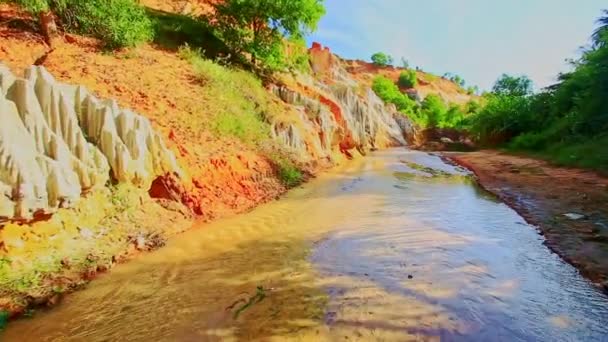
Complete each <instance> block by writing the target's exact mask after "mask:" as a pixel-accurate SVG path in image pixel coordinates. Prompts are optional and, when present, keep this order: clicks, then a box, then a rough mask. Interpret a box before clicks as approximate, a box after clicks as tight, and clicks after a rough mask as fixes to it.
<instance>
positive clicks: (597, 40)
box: [591, 10, 608, 46]
mask: <svg viewBox="0 0 608 342" xmlns="http://www.w3.org/2000/svg"><path fill="white" fill-rule="evenodd" d="M602 14H603V15H602V16H601V17H600V18H599V19H598V20H597V24H598V27H597V29H595V31H593V35H592V36H591V39H592V40H593V43H594V45H595V46H599V45H602V44H604V43H605V42H606V40H605V39H602V38H604V37H606V35H608V10H603V11H602Z"/></svg>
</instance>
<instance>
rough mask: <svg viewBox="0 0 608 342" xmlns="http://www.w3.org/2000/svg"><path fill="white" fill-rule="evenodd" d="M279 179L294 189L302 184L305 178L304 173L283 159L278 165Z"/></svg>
mask: <svg viewBox="0 0 608 342" xmlns="http://www.w3.org/2000/svg"><path fill="white" fill-rule="evenodd" d="M277 168H278V172H279V179H281V181H282V182H283V184H285V186H287V187H290V188H292V187H294V186H296V185H298V184H300V183H302V181H303V179H304V176H303V175H302V172H301V171H300V170H299V169H298V168H297V167H296V166H295V165H294V164H293V162H291V161H290V160H287V159H283V160H281V161H279V162H278V163H277Z"/></svg>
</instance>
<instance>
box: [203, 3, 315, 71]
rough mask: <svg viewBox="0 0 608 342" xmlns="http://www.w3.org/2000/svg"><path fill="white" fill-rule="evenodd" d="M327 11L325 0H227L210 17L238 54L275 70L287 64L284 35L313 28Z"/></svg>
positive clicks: (290, 36) (292, 36)
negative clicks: (324, 4)
mask: <svg viewBox="0 0 608 342" xmlns="http://www.w3.org/2000/svg"><path fill="white" fill-rule="evenodd" d="M324 13H325V8H324V6H323V0H226V1H223V2H220V3H219V4H218V5H216V11H215V13H214V14H213V18H209V21H210V22H212V23H215V24H214V25H215V29H216V32H217V34H218V36H219V37H220V38H221V39H222V40H223V41H224V43H225V44H226V45H227V46H228V47H229V48H230V49H231V50H232V51H233V53H234V54H235V55H237V56H248V57H249V59H250V61H251V63H252V65H253V66H254V67H261V68H263V69H269V70H270V71H275V70H279V69H283V68H285V67H287V65H286V57H285V54H286V53H285V45H284V42H283V39H285V38H287V39H291V40H298V39H301V38H302V37H304V36H305V35H306V34H308V33H310V32H312V31H314V30H315V29H316V27H317V23H318V21H319V19H321V17H322V16H323V14H324ZM259 62H261V65H258V63H259Z"/></svg>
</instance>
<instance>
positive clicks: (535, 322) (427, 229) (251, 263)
mask: <svg viewBox="0 0 608 342" xmlns="http://www.w3.org/2000/svg"><path fill="white" fill-rule="evenodd" d="M0 340H2V341H216V340H217V341H220V340H221V341H231V340H235V341H236V340H261V341H268V340H276V341H285V340H298V341H338V340H341V341H344V340H355V341H376V340H378V341H409V340H417V341H420V340H424V341H426V340H430V341H439V340H441V341H471V340H474V341H608V297H607V296H606V295H604V294H602V293H601V292H600V291H598V290H597V289H596V288H594V287H593V286H592V285H591V284H590V283H589V282H588V281H586V280H585V279H584V278H583V277H582V276H580V275H579V273H578V272H577V270H576V269H574V268H573V267H572V266H570V265H569V264H567V263H565V262H564V261H562V260H561V259H560V258H559V257H558V256H557V255H555V254H553V253H551V252H550V251H549V249H547V248H546V247H545V246H544V245H543V237H542V236H541V235H539V234H538V233H537V231H536V228H535V227H533V226H530V225H528V224H527V223H526V222H525V221H524V219H523V218H522V217H520V216H519V215H518V214H517V213H516V212H514V211H513V210H512V209H510V208H509V207H508V206H506V205H505V204H503V203H500V202H498V201H497V200H496V199H495V198H494V197H493V196H491V195H490V194H488V193H486V192H484V191H483V190H481V189H480V188H479V187H478V186H476V184H475V182H474V181H473V180H472V178H471V177H470V175H469V173H468V172H467V171H465V170H462V169H460V168H457V167H454V166H452V165H448V164H446V163H444V162H443V161H442V160H441V159H440V158H439V157H436V156H433V155H430V154H427V153H423V152H416V151H409V150H407V149H391V150H387V151H381V152H374V153H372V154H371V155H370V156H368V157H366V158H360V159H359V160H356V161H353V162H350V163H347V164H346V165H345V166H342V167H340V168H338V169H336V170H333V171H331V172H327V173H325V174H323V175H321V176H319V177H318V178H316V179H314V180H313V181H311V182H309V183H308V184H305V185H304V186H302V187H299V188H297V189H294V190H292V191H291V192H289V193H288V194H287V195H286V196H285V197H284V198H283V199H281V200H279V201H276V202H273V203H269V204H266V205H262V206H260V207H258V208H257V209H255V210H253V211H252V212H250V213H247V214H243V215H239V216H235V217H231V218H227V219H222V220H218V221H216V222H213V223H210V224H204V225H200V226H199V227H196V228H195V229H193V230H191V231H189V232H187V233H184V234H182V235H180V236H178V237H176V238H174V239H172V240H171V241H170V242H169V243H168V245H167V246H166V247H165V248H163V249H161V250H159V251H156V252H153V253H150V254H146V255H142V256H141V257H139V258H137V259H136V260H133V261H131V262H129V263H127V264H124V265H120V266H119V267H117V268H115V269H114V270H113V271H112V272H111V273H109V274H106V275H103V276H101V277H100V278H98V279H96V280H95V281H93V282H92V283H91V284H90V285H89V286H88V287H87V288H86V289H84V290H82V291H79V292H76V293H74V294H71V295H68V296H66V298H65V299H64V300H63V302H62V303H61V304H60V305H58V306H57V307H55V308H53V309H51V310H48V311H41V312H37V313H36V314H35V316H34V317H33V318H30V319H21V320H18V321H15V322H12V323H11V324H9V327H8V329H7V330H6V331H5V332H4V333H3V335H1V336H0Z"/></svg>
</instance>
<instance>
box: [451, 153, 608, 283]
mask: <svg viewBox="0 0 608 342" xmlns="http://www.w3.org/2000/svg"><path fill="white" fill-rule="evenodd" d="M446 155H447V156H448V157H449V158H450V159H452V160H454V161H455V162H457V163H458V164H460V165H462V166H465V167H467V168H469V169H471V170H472V171H473V172H475V174H476V175H477V177H478V179H479V181H480V183H481V184H482V186H483V187H485V188H486V189H487V190H488V191H490V192H492V193H494V194H496V195H497V196H498V197H500V199H501V200H503V201H504V202H506V203H508V204H509V205H510V206H511V207H512V208H513V209H515V210H516V211H518V212H519V213H520V214H521V215H522V216H523V217H524V218H526V220H528V221H529V222H530V223H531V224H534V225H537V226H538V227H539V229H540V231H541V233H542V234H544V236H545V238H546V242H545V244H546V245H547V246H548V247H549V248H551V249H552V250H553V251H555V252H556V253H557V254H559V255H560V256H562V257H563V258H564V259H565V260H566V261H568V262H569V263H571V264H572V265H574V266H575V267H577V268H578V269H579V270H580V271H581V273H582V274H583V275H585V276H586V277H588V278H589V279H590V280H592V281H594V282H596V283H598V284H601V286H602V287H603V289H604V290H605V291H608V178H606V177H602V176H600V175H598V174H596V173H594V172H592V171H585V170H579V169H570V168H563V167H555V166H551V165H549V164H547V163H546V162H543V161H539V160H536V159H531V158H526V157H520V156H513V155H508V154H503V153H499V152H496V151H480V152H474V153H454V154H446ZM568 213H577V214H581V215H585V218H582V219H579V220H572V219H569V218H567V217H566V216H564V214H568Z"/></svg>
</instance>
